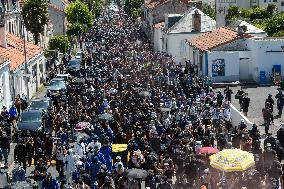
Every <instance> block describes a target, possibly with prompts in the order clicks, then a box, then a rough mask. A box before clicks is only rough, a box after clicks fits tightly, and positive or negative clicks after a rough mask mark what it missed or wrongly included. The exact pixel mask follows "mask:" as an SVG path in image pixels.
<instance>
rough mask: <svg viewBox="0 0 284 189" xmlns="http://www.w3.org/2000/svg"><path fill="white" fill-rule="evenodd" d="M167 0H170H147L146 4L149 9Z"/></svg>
mask: <svg viewBox="0 0 284 189" xmlns="http://www.w3.org/2000/svg"><path fill="white" fill-rule="evenodd" d="M166 1H169V0H145V2H144V6H145V7H146V8H148V9H152V8H155V7H157V6H158V5H161V4H163V3H165V2H166Z"/></svg>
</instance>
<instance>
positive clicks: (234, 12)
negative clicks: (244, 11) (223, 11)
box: [226, 6, 240, 20]
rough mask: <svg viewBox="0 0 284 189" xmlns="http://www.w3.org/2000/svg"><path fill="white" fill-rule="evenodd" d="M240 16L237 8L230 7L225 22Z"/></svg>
mask: <svg viewBox="0 0 284 189" xmlns="http://www.w3.org/2000/svg"><path fill="white" fill-rule="evenodd" d="M239 16H240V10H239V7H237V6H230V7H229V8H228V14H227V15H226V20H232V19H233V18H237V17H239Z"/></svg>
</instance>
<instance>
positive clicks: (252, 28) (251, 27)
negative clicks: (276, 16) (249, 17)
mask: <svg viewBox="0 0 284 189" xmlns="http://www.w3.org/2000/svg"><path fill="white" fill-rule="evenodd" d="M238 26H246V29H247V31H246V32H245V33H247V34H262V33H265V31H263V30H262V29H260V28H258V27H255V26H254V25H252V24H250V23H248V22H246V21H243V20H237V21H234V22H232V23H231V24H230V25H229V26H228V27H229V28H232V29H233V30H235V31H237V30H238Z"/></svg>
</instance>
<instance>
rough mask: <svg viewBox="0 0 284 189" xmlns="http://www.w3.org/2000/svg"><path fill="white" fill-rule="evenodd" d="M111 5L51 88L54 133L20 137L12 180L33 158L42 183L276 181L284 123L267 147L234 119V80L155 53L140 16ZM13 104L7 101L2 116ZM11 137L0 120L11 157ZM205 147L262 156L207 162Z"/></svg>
mask: <svg viewBox="0 0 284 189" xmlns="http://www.w3.org/2000/svg"><path fill="white" fill-rule="evenodd" d="M114 6H115V5H111V6H109V7H108V8H107V9H106V10H104V11H103V13H102V15H101V16H99V17H97V18H96V20H95V22H94V27H93V28H92V29H90V30H89V32H88V33H87V34H86V36H85V40H86V42H85V43H86V47H85V48H86V51H85V52H84V55H83V61H82V69H81V71H80V72H75V73H71V75H72V76H71V77H70V78H68V79H67V80H66V83H67V89H66V91H61V92H60V94H58V95H57V96H50V98H51V100H52V102H53V103H52V105H51V106H50V108H49V109H48V112H47V114H46V115H45V117H44V119H45V130H46V131H48V132H45V133H44V134H39V133H37V134H36V135H34V134H33V133H29V132H27V133H26V134H25V135H24V136H23V137H21V138H19V139H17V145H16V147H15V150H14V159H15V163H14V168H13V171H12V176H11V177H12V178H10V179H11V181H12V182H14V183H15V182H23V181H25V180H26V179H27V178H26V177H27V173H26V170H27V167H31V166H34V168H33V172H32V175H33V178H32V179H33V180H34V181H36V183H37V187H38V188H40V189H57V188H70V189H77V188H86V189H88V188H91V189H97V188H101V189H110V188H115V189H126V188H129V189H143V188H146V187H148V188H150V189H156V188H157V189H168V188H177V189H189V188H194V189H197V188H203V189H204V188H212V189H214V188H222V189H238V188H241V187H246V188H247V189H255V188H267V189H272V188H275V189H276V188H277V186H278V187H279V185H280V183H281V182H282V178H281V176H282V166H281V164H280V161H281V159H282V156H283V155H282V146H284V144H283V138H284V137H283V135H284V126H283V127H281V129H280V130H279V132H278V133H277V139H278V140H279V142H278V140H276V139H275V138H273V137H272V136H271V134H270V133H267V135H268V137H267V138H266V139H265V142H264V143H265V148H264V150H263V149H262V148H261V143H260V134H259V131H258V126H257V125H254V126H253V128H252V129H251V130H248V128H247V125H246V124H245V122H244V120H240V125H238V126H233V125H232V124H231V122H230V101H231V95H232V91H231V90H230V89H229V87H228V88H226V90H225V91H224V93H222V92H221V91H217V92H216V91H214V90H213V89H212V87H211V81H210V79H209V78H207V77H202V76H201V75H200V71H199V70H198V67H197V66H196V65H192V64H190V63H189V62H186V64H185V65H181V64H180V65H176V64H175V63H174V61H173V59H172V57H171V56H170V55H167V54H165V53H160V52H154V51H153V49H152V46H151V45H150V43H149V40H148V39H147V37H146V35H145V34H144V33H143V31H142V30H141V27H140V25H139V24H138V23H136V22H134V21H133V20H131V18H130V17H129V16H128V15H126V14H125V13H124V12H123V10H119V12H116V11H115V10H112V9H113V7H114ZM69 58H70V57H69ZM67 60H68V58H66V59H64V61H63V63H62V64H63V67H64V66H65V63H66V62H68V61H67ZM62 70H63V71H64V69H62ZM49 79H52V77H50V78H49ZM245 98H247V96H244V98H242V101H243V102H244V99H245ZM243 102H242V104H244V103H243ZM246 103H247V102H246ZM248 103H249V101H248ZM247 107H248V106H247ZM247 107H245V106H242V109H243V111H244V112H247V111H246V108H247ZM9 113H13V112H9V111H7V110H3V111H2V113H1V117H2V115H7V116H8V117H9V116H10V114H9ZM14 113H15V112H14ZM7 116H6V117H7ZM11 116H16V115H15V114H11ZM8 120H9V119H8ZM9 143H10V137H9V136H7V135H6V132H5V130H4V129H3V130H2V131H1V136H0V148H1V152H2V154H3V158H4V160H5V163H6V165H8V160H7V154H8V153H9V149H10V145H9ZM122 144H126V147H124V148H123V149H122V150H118V151H115V150H114V149H113V146H114V145H122ZM122 146H123V145H122ZM202 147H215V148H218V150H222V149H225V148H240V149H242V150H245V151H249V152H252V153H253V154H254V155H255V162H256V163H255V166H254V167H253V168H251V169H249V170H247V171H244V172H229V173H224V172H221V171H219V170H217V169H214V168H212V167H210V164H209V155H210V154H201V153H198V152H199V150H200V149H201V148H202ZM4 167H5V166H3V167H0V188H5V184H6V185H7V183H5V182H4V183H3V182H2V183H1V180H2V172H3V169H4ZM4 175H5V174H3V177H4ZM282 186H283V184H282Z"/></svg>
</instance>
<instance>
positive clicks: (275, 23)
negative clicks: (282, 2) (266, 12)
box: [265, 13, 284, 36]
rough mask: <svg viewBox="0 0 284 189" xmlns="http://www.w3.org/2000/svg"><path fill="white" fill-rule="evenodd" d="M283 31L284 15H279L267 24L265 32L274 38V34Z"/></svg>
mask: <svg viewBox="0 0 284 189" xmlns="http://www.w3.org/2000/svg"><path fill="white" fill-rule="evenodd" d="M283 30H284V13H279V14H277V15H275V16H273V17H272V18H271V19H269V21H267V23H266V27H265V31H266V32H267V33H268V35H270V36H273V35H274V34H276V33H278V32H280V31H283Z"/></svg>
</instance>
